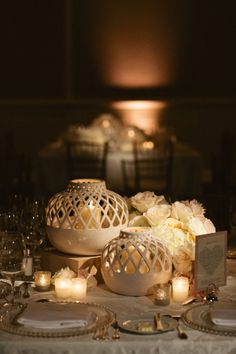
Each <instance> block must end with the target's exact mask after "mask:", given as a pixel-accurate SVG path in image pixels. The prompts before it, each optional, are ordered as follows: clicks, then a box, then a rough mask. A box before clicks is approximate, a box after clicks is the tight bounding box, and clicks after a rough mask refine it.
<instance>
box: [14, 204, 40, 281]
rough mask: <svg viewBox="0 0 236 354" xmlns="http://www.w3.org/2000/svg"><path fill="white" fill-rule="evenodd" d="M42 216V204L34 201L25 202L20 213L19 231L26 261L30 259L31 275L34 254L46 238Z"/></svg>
mask: <svg viewBox="0 0 236 354" xmlns="http://www.w3.org/2000/svg"><path fill="white" fill-rule="evenodd" d="M44 214H45V211H44V202H43V201H42V200H36V199H34V200H26V202H25V204H24V207H23V209H22V212H21V222H20V224H21V226H20V230H21V234H22V237H23V242H24V246H25V253H26V260H27V259H29V258H31V259H32V263H31V266H32V269H31V275H33V272H34V259H35V258H36V252H37V250H38V249H39V247H40V246H41V245H42V244H43V242H44V240H45V238H46V232H45V216H44ZM28 275H29V274H28Z"/></svg>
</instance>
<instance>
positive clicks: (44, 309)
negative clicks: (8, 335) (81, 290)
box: [17, 302, 96, 329]
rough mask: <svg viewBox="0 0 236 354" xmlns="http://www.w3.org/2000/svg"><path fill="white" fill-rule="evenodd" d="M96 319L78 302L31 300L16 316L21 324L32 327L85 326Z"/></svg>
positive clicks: (94, 315)
mask: <svg viewBox="0 0 236 354" xmlns="http://www.w3.org/2000/svg"><path fill="white" fill-rule="evenodd" d="M95 320H96V314H95V313H93V312H88V309H87V308H86V307H85V306H84V307H83V306H81V305H80V304H76V303H74V304H70V303H63V304H62V303H61V304H59V303H52V302H47V303H38V302H31V303H29V304H28V306H27V307H26V309H25V310H24V312H23V313H22V314H21V315H20V316H19V317H18V318H17V322H18V323H19V324H21V325H25V326H31V327H34V328H44V329H58V328H62V329H63V328H73V327H85V326H86V325H88V324H89V323H91V322H92V321H95Z"/></svg>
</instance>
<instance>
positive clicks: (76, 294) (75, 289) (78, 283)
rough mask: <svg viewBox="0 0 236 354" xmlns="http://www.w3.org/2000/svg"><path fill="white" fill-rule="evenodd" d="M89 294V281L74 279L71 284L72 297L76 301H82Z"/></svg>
mask: <svg viewBox="0 0 236 354" xmlns="http://www.w3.org/2000/svg"><path fill="white" fill-rule="evenodd" d="M86 294H87V279H84V278H73V279H72V283H71V297H72V298H73V299H75V300H81V299H84V298H85V297H86Z"/></svg>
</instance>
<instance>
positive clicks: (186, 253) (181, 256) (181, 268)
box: [172, 244, 194, 273]
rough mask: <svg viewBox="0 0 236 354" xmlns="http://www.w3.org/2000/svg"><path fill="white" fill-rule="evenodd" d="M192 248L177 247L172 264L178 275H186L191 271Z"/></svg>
mask: <svg viewBox="0 0 236 354" xmlns="http://www.w3.org/2000/svg"><path fill="white" fill-rule="evenodd" d="M192 259H194V257H193V246H192V245H190V244H186V245H184V246H181V247H179V248H178V249H177V250H176V252H175V253H174V255H173V258H172V262H173V265H174V267H175V269H176V270H177V272H179V273H187V272H191V270H192Z"/></svg>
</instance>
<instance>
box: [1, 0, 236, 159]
mask: <svg viewBox="0 0 236 354" xmlns="http://www.w3.org/2000/svg"><path fill="white" fill-rule="evenodd" d="M235 10H236V2H235V1H234V0H228V1H223V0H222V1H193V0H172V1H170V0H161V1H157V0H145V1H143V0H138V1H137V0H136V1H135V0H119V1H115V0H86V1H85V0H22V1H17V0H8V1H5V2H1V5H0V26H1V31H0V33H1V55H0V122H1V123H0V132H1V135H0V139H1V146H2V149H3V148H4V144H5V141H6V139H8V138H6V133H7V132H8V131H10V132H11V134H12V135H14V140H15V145H16V148H17V149H18V150H19V151H24V152H29V151H30V152H31V153H32V152H33V153H35V154H37V152H38V151H39V150H40V149H41V148H42V147H43V146H44V145H45V144H47V143H48V142H50V141H52V140H53V139H55V138H56V137H57V136H58V134H60V133H61V132H62V131H63V130H64V129H65V128H66V127H67V126H68V125H69V124H71V123H73V122H79V123H81V124H88V123H90V122H91V120H92V119H93V118H94V117H96V116H97V115H98V114H99V113H101V112H105V111H113V109H112V107H111V103H113V102H116V101H117V100H127V99H134V100H135V99H152V100H156V101H158V102H159V101H160V102H164V103H165V109H162V110H161V111H160V112H157V116H158V119H160V121H161V124H162V125H163V126H168V127H171V129H172V130H173V131H174V132H175V133H176V136H177V138H178V139H179V140H181V141H183V142H186V143H187V144H189V145H191V146H192V147H194V148H196V149H198V150H199V151H200V152H201V154H202V156H203V160H204V164H205V165H206V166H209V165H210V161H211V159H212V155H216V156H217V155H218V154H219V150H220V146H221V145H220V143H221V139H222V136H223V135H224V134H227V133H230V134H233V135H234V134H235V133H236V95H235V94H236V66H235V62H236V50H235V49H236V48H235V46H236V40H235V39H236V26H235V23H236V22H235V19H234V15H235ZM143 119H145V117H143ZM7 136H8V135H7Z"/></svg>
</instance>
